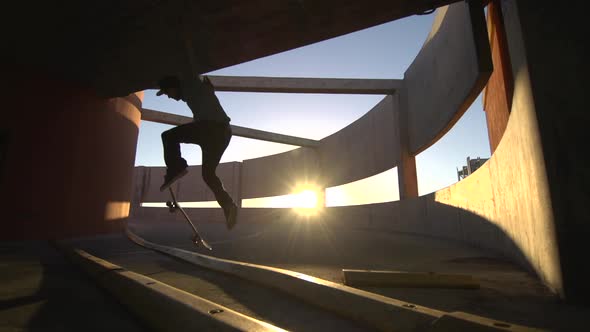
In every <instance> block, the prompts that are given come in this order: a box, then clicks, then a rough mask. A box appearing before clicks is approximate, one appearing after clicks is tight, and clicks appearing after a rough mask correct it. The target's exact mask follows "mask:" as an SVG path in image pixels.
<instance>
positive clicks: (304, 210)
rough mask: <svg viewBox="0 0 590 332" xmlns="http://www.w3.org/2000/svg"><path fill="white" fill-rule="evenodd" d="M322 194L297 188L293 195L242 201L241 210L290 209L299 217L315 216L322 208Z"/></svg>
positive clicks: (309, 187)
mask: <svg viewBox="0 0 590 332" xmlns="http://www.w3.org/2000/svg"><path fill="white" fill-rule="evenodd" d="M322 197H323V194H322V192H321V191H320V190H319V189H316V188H314V187H312V186H297V187H296V189H295V190H293V194H290V195H282V196H273V197H259V198H248V199H244V200H242V208H291V209H294V210H295V212H297V213H298V214H300V215H304V216H312V215H316V214H317V213H318V212H319V211H320V210H321V208H322V207H323V201H322Z"/></svg>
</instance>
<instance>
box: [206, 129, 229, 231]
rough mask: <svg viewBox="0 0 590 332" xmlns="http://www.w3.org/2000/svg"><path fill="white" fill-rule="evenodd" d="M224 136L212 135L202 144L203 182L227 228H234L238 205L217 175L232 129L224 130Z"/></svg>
mask: <svg viewBox="0 0 590 332" xmlns="http://www.w3.org/2000/svg"><path fill="white" fill-rule="evenodd" d="M222 133H223V135H212V137H209V138H211V140H207V142H202V144H201V150H202V151H203V173H202V175H203V180H204V181H205V183H206V184H207V186H209V188H210V189H211V191H213V194H214V195H215V199H216V200H217V203H219V205H220V206H221V208H222V209H223V213H224V214H225V218H226V223H227V227H228V228H229V229H231V228H233V227H234V225H235V223H236V217H237V216H236V214H237V205H236V204H235V203H234V201H233V199H232V198H231V196H230V195H229V194H228V193H227V191H226V190H225V188H224V187H223V183H222V182H221V180H220V179H219V177H218V176H217V174H216V173H215V171H216V169H217V166H218V165H219V161H220V160H221V156H222V155H223V152H224V151H225V149H226V148H227V145H228V144H229V140H230V139H231V129H229V127H228V128H227V129H224V132H222Z"/></svg>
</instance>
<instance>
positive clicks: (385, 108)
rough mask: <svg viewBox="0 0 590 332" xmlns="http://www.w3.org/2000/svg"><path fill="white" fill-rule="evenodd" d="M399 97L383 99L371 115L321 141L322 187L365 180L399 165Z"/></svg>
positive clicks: (393, 96) (366, 115)
mask: <svg viewBox="0 0 590 332" xmlns="http://www.w3.org/2000/svg"><path fill="white" fill-rule="evenodd" d="M398 112H399V97H398V95H397V94H395V95H392V96H387V97H385V98H384V99H383V100H382V101H381V102H379V103H378V104H377V105H376V106H375V107H374V108H373V109H372V110H371V111H370V112H368V113H367V114H365V115H364V116H363V117H361V118H360V119H358V120H357V121H355V122H353V123H352V124H350V125H349V126H347V127H346V128H344V129H342V130H340V131H339V132H337V133H335V134H333V135H330V136H328V137H326V138H324V139H322V140H321V141H320V147H319V149H318V150H319V154H320V161H321V163H320V165H321V169H322V173H323V181H322V184H323V186H324V187H332V186H338V185H341V184H346V183H349V182H353V181H357V180H360V179H364V178H367V177H370V176H373V175H376V174H379V173H381V172H384V171H386V170H388V169H391V168H393V167H395V166H397V164H398V163H399V154H400V153H399V149H400V148H399V146H400V137H399V129H398V128H399V124H398V118H399V113H398Z"/></svg>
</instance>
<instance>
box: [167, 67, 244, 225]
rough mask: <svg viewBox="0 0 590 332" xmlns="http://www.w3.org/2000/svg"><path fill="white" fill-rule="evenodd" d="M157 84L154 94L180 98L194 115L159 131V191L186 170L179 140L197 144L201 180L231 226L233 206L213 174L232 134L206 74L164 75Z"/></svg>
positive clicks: (233, 215)
mask: <svg viewBox="0 0 590 332" xmlns="http://www.w3.org/2000/svg"><path fill="white" fill-rule="evenodd" d="M158 84H159V86H160V91H158V92H157V93H156V95H157V96H160V95H162V94H165V95H167V96H168V98H172V99H174V100H183V101H184V102H186V104H187V105H188V107H189V108H190V109H191V111H192V112H193V115H194V121H193V122H191V123H187V124H183V125H180V126H178V127H174V128H172V129H170V130H167V131H165V132H163V133H162V143H163V145H164V161H165V162H166V166H167V170H166V175H165V176H164V184H162V186H161V187H160V191H164V190H166V189H167V188H168V187H170V186H171V185H172V183H174V182H175V181H176V180H178V179H180V178H181V177H183V176H184V175H186V173H188V170H187V169H186V168H187V166H188V165H187V163H186V160H185V159H184V158H182V156H181V154H180V143H191V144H198V145H200V146H201V151H202V153H203V166H202V170H203V172H202V176H203V180H205V183H207V186H209V188H210V189H211V191H213V193H214V194H215V199H216V200H217V202H218V203H219V205H220V206H221V208H222V209H223V213H224V215H225V220H226V225H227V228H228V229H232V228H233V227H234V226H235V224H236V215H237V206H236V204H235V203H234V201H233V199H232V198H231V196H230V195H229V194H228V193H227V192H226V191H225V189H224V188H223V184H222V183H221V180H220V179H219V178H218V177H217V174H215V170H216V168H217V165H219V160H220V159H221V156H222V155H223V152H224V151H225V149H226V148H227V146H228V144H229V141H230V139H231V136H232V131H231V127H230V125H229V122H230V118H229V117H228V116H227V114H225V111H224V110H223V108H222V107H221V104H220V103H219V100H218V99H217V97H216V96H215V93H214V88H213V85H212V84H211V82H210V81H209V79H208V78H207V77H206V76H200V77H199V78H194V79H192V78H188V79H182V80H181V79H179V78H177V77H175V76H167V77H164V78H162V79H161V80H160V81H159V82H158Z"/></svg>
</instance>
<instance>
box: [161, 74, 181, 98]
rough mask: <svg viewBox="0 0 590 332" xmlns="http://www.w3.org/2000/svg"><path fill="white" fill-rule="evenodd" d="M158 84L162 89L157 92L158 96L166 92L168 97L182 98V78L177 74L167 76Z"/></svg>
mask: <svg viewBox="0 0 590 332" xmlns="http://www.w3.org/2000/svg"><path fill="white" fill-rule="evenodd" d="M158 85H159V86H160V91H158V92H157V93H156V96H161V95H163V94H165V95H167V96H168V98H172V99H175V100H180V98H181V93H180V80H179V79H178V78H177V77H176V76H166V77H164V78H162V79H161V80H159V81H158Z"/></svg>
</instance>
